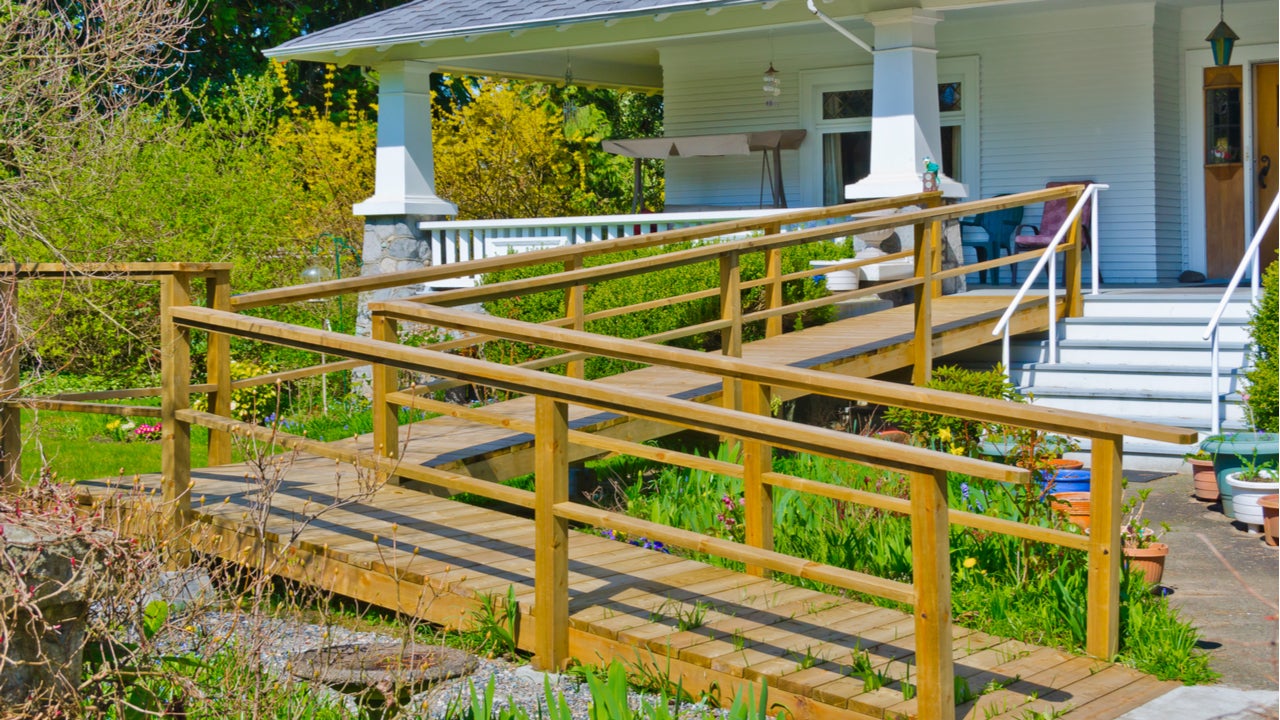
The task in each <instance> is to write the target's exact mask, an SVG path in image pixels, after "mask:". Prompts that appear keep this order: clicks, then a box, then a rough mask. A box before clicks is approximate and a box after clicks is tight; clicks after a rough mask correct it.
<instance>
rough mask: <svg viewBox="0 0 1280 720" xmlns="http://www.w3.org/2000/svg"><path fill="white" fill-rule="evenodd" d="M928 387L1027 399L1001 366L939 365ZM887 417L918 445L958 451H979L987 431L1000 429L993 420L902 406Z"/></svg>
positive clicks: (1001, 397)
mask: <svg viewBox="0 0 1280 720" xmlns="http://www.w3.org/2000/svg"><path fill="white" fill-rule="evenodd" d="M925 387H928V388H932V389H935V390H948V391H951V392H960V393H965V394H966V395H975V396H977V397H985V398H995V399H999V400H1009V401H1011V402H1025V399H1024V398H1023V397H1022V395H1020V394H1019V393H1018V391H1017V388H1015V387H1014V386H1013V384H1012V383H1010V382H1009V379H1008V378H1006V377H1005V375H1004V370H1003V369H1002V368H999V367H997V368H995V369H993V370H985V371H978V370H969V369H967V368H962V367H957V366H943V367H939V368H937V369H935V370H934V371H933V379H931V380H930V381H929V382H928V383H926V384H925ZM884 419H885V421H887V422H889V423H891V424H893V425H894V426H896V427H898V428H900V429H901V430H903V431H905V432H906V433H907V434H908V435H910V436H911V439H912V442H913V443H915V444H916V445H920V446H923V447H931V448H933V449H935V450H940V451H942V452H951V453H954V454H956V455H969V456H974V455H976V454H977V451H978V445H979V443H980V442H981V441H982V437H983V435H984V434H987V435H990V434H993V433H995V432H998V430H997V426H994V425H992V424H990V423H984V422H979V421H977V420H963V419H960V418H955V417H950V416H947V415H935V414H933V413H927V412H922V411H919V410H906V409H902V408H890V409H889V410H886V411H885V413H884Z"/></svg>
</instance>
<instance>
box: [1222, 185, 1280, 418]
mask: <svg viewBox="0 0 1280 720" xmlns="http://www.w3.org/2000/svg"><path fill="white" fill-rule="evenodd" d="M1278 208H1280V196H1277V197H1276V199H1274V200H1272V201H1271V207H1270V208H1269V209H1268V210H1267V214H1266V216H1265V217H1263V218H1262V222H1260V223H1258V229H1257V231H1255V232H1254V233H1253V239H1252V240H1250V241H1249V246H1248V247H1247V248H1245V251H1244V255H1243V256H1242V257H1241V258H1240V264H1239V265H1236V272H1235V274H1234V275H1232V276H1231V282H1229V283H1227V289H1226V292H1224V293H1222V299H1221V300H1219V301H1218V307H1217V309H1216V310H1214V311H1213V317H1212V318H1210V319H1209V324H1208V325H1206V326H1205V329H1204V339H1205V340H1208V341H1210V343H1212V349H1211V350H1210V353H1209V376H1210V379H1211V380H1210V382H1211V385H1210V390H1209V407H1210V412H1212V413H1213V416H1212V417H1211V418H1210V420H1209V425H1210V427H1211V428H1212V429H1213V434H1214V435H1217V434H1218V433H1219V432H1220V431H1221V430H1222V419H1221V418H1220V417H1218V415H1219V413H1220V412H1221V409H1220V408H1221V403H1222V393H1221V392H1220V391H1219V388H1218V378H1219V376H1220V375H1221V373H1222V365H1221V361H1220V358H1219V353H1220V347H1219V343H1218V326H1219V325H1220V324H1221V323H1222V316H1223V314H1224V313H1226V311H1227V306H1228V305H1230V304H1231V296H1232V295H1233V294H1234V293H1235V291H1236V288H1237V287H1239V286H1240V279H1241V278H1243V277H1244V272H1245V269H1246V268H1250V267H1251V268H1252V272H1250V275H1251V278H1250V282H1249V285H1250V294H1249V296H1250V299H1251V300H1252V301H1253V302H1257V301H1258V295H1259V294H1261V287H1262V286H1261V279H1260V278H1261V275H1262V272H1261V268H1260V267H1259V264H1260V262H1261V261H1260V260H1259V256H1260V254H1261V250H1262V239H1263V238H1264V237H1266V234H1267V231H1268V230H1270V229H1271V225H1272V224H1273V223H1275V221H1276V212H1277V209H1278Z"/></svg>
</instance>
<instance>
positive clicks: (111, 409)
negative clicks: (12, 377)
mask: <svg viewBox="0 0 1280 720" xmlns="http://www.w3.org/2000/svg"><path fill="white" fill-rule="evenodd" d="M4 404H5V405H12V406H15V407H20V408H31V409H33V410H51V411H53V412H78V413H88V414H93V415H119V416H121V417H145V418H159V417H162V416H163V413H162V411H161V409H160V408H158V407H148V406H145V405H108V404H106V403H92V402H76V401H74V400H57V399H54V398H40V397H30V398H15V399H13V400H7V401H5V402H4Z"/></svg>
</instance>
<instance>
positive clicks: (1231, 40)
mask: <svg viewBox="0 0 1280 720" xmlns="http://www.w3.org/2000/svg"><path fill="white" fill-rule="evenodd" d="M1224 1H1225V0H1218V24H1217V25H1215V26H1214V28H1213V31H1212V32H1210V33H1209V36H1208V37H1206V38H1205V40H1208V41H1209V47H1210V48H1212V49H1213V64H1214V65H1217V66H1218V67H1226V66H1227V65H1230V64H1231V50H1232V48H1233V47H1234V46H1235V44H1236V40H1239V39H1240V36H1239V35H1236V34H1235V31H1233V30H1232V29H1231V28H1230V26H1228V25H1227V23H1226V21H1225V20H1223V8H1222V5H1223V2H1224Z"/></svg>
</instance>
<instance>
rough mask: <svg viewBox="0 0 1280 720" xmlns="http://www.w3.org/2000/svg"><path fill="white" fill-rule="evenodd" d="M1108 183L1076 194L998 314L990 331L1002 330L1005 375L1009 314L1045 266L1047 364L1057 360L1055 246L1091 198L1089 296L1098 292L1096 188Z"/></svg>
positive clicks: (993, 332)
mask: <svg viewBox="0 0 1280 720" xmlns="http://www.w3.org/2000/svg"><path fill="white" fill-rule="evenodd" d="M1110 188H1111V186H1110V185H1106V184H1103V183H1093V184H1091V185H1089V186H1088V187H1086V188H1085V189H1084V192H1082V193H1080V197H1079V198H1077V199H1076V203H1075V205H1074V206H1072V208H1071V212H1070V213H1068V214H1067V219H1066V220H1064V221H1063V223H1062V225H1061V227H1059V228H1058V232H1057V233H1055V234H1054V236H1053V241H1052V242H1050V243H1049V245H1048V247H1046V248H1045V249H1044V252H1042V253H1041V254H1040V260H1039V261H1037V262H1036V265H1035V267H1033V268H1032V269H1031V272H1029V273H1027V279H1026V281H1025V282H1023V283H1022V287H1020V288H1018V293H1017V294H1016V295H1014V297H1013V302H1011V303H1009V307H1008V308H1007V309H1006V310H1005V311H1004V315H1002V316H1000V322H998V323H996V326H995V328H993V329H992V330H991V334H992V335H999V334H1001V333H1004V336H1003V337H1002V338H1001V347H1000V362H1001V363H1002V364H1003V365H1004V371H1005V374H1006V375H1008V373H1009V320H1010V319H1011V318H1012V317H1013V313H1014V312H1016V311H1017V309H1018V306H1019V305H1020V304H1021V303H1022V298H1024V297H1026V294H1027V292H1028V291H1029V290H1030V289H1031V286H1032V285H1033V284H1035V281H1036V278H1038V277H1040V273H1041V272H1042V271H1044V268H1045V266H1046V265H1048V266H1049V363H1048V364H1050V365H1055V364H1057V362H1058V303H1057V300H1056V298H1057V294H1058V252H1057V251H1058V245H1060V244H1062V240H1063V238H1065V237H1066V236H1067V232H1068V231H1069V230H1070V229H1071V226H1072V225H1073V224H1075V222H1076V220H1077V219H1078V218H1079V217H1080V213H1081V212H1082V211H1083V209H1084V206H1085V205H1086V204H1087V203H1088V202H1089V201H1090V200H1093V206H1092V208H1093V215H1092V217H1091V218H1090V225H1089V231H1090V233H1091V240H1090V248H1091V249H1090V254H1091V255H1092V256H1093V262H1092V263H1091V264H1092V265H1093V272H1092V273H1091V278H1090V279H1091V281H1092V287H1091V288H1090V290H1089V294H1090V295H1097V294H1098V280H1099V279H1100V278H1101V270H1100V269H1099V267H1098V265H1099V263H1098V256H1099V251H1100V250H1101V247H1100V246H1099V244H1098V192H1099V191H1100V190H1109V189H1110Z"/></svg>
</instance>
